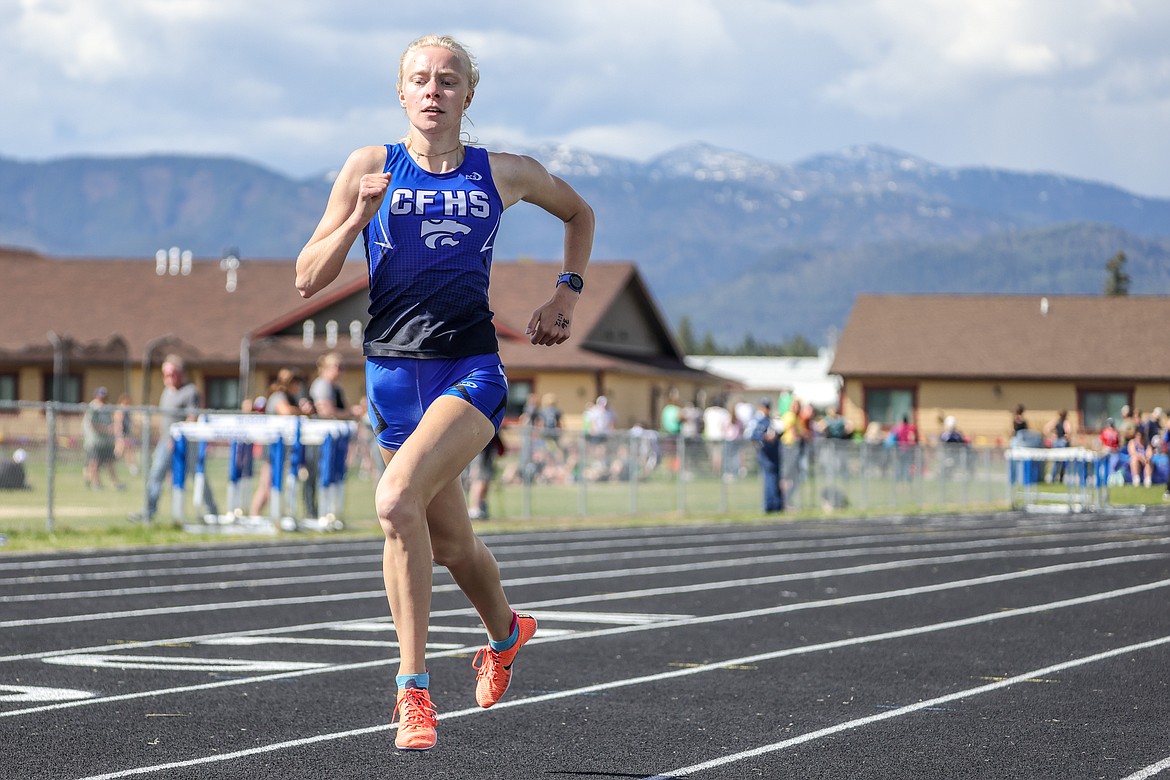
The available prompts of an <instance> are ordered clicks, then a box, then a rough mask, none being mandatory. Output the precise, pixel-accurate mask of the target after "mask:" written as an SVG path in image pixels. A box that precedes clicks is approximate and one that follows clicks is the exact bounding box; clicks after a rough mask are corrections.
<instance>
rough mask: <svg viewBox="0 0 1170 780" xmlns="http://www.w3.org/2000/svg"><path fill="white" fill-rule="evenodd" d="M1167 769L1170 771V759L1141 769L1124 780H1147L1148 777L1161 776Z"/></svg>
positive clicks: (1123, 779)
mask: <svg viewBox="0 0 1170 780" xmlns="http://www.w3.org/2000/svg"><path fill="white" fill-rule="evenodd" d="M1167 769H1170V758H1164V759H1162V760H1161V761H1159V762H1158V763H1156V764H1151V765H1150V766H1148V767H1146V768H1145V769H1140V770H1138V771H1137V772H1134V773H1133V774H1132V775H1130V776H1129V777H1123V778H1122V780H1146V778H1148V777H1153V776H1154V775H1157V774H1160V773H1162V772H1164V771H1166V770H1167Z"/></svg>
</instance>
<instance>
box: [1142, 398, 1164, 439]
mask: <svg viewBox="0 0 1170 780" xmlns="http://www.w3.org/2000/svg"><path fill="white" fill-rule="evenodd" d="M1138 427H1139V428H1141V431H1142V433H1143V434H1144V435H1145V437H1146V442H1147V443H1149V444H1151V445H1152V444H1153V443H1154V440H1155V439H1157V438H1158V437H1160V436H1161V435H1162V407H1160V406H1155V407H1154V411H1152V412H1150V413H1149V414H1148V415H1145V416H1143V417H1142V419H1141V422H1139V423H1138Z"/></svg>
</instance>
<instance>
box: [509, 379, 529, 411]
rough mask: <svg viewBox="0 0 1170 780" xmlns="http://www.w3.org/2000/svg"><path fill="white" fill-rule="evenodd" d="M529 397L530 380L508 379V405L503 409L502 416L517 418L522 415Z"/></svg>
mask: <svg viewBox="0 0 1170 780" xmlns="http://www.w3.org/2000/svg"><path fill="white" fill-rule="evenodd" d="M531 395H532V380H530V379H512V378H511V377H508V405H507V406H506V407H505V408H504V416H505V417H519V416H520V415H521V414H523V413H524V407H525V406H526V405H527V404H528V397H529V396H531Z"/></svg>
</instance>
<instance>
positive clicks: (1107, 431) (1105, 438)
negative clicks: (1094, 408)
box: [1100, 417, 1121, 455]
mask: <svg viewBox="0 0 1170 780" xmlns="http://www.w3.org/2000/svg"><path fill="white" fill-rule="evenodd" d="M1100 442H1101V452H1103V453H1104V454H1106V455H1112V454H1113V453H1115V452H1119V451H1120V450H1121V434H1119V433H1118V432H1117V428H1115V427H1113V418H1112V417H1110V418H1108V419H1106V420H1105V427H1104V428H1102V429H1101V436H1100Z"/></svg>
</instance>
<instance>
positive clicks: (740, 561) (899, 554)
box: [0, 513, 1170, 780]
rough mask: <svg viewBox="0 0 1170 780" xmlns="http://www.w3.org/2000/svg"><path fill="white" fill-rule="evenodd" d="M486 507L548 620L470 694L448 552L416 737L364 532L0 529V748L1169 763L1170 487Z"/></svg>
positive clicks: (116, 759)
mask: <svg viewBox="0 0 1170 780" xmlns="http://www.w3.org/2000/svg"><path fill="white" fill-rule="evenodd" d="M485 538H486V539H487V541H488V544H489V546H490V547H491V548H492V549H493V551H494V552H495V554H496V556H497V558H498V559H499V561H500V567H501V571H502V574H503V577H504V580H505V584H506V587H507V591H508V594H509V597H510V599H511V600H512V602H513V605H514V606H515V607H517V608H521V609H525V610H527V611H530V612H532V613H533V614H534V615H536V616H537V618H538V619H539V620H540V631H539V632H538V633H537V635H536V638H535V639H534V640H533V641H532V642H531V643H530V644H529V645H527V646H526V647H525V649H524V650H523V651H522V652H521V654H520V656H519V658H518V660H517V662H516V666H515V677H514V679H513V684H512V689H511V690H510V691H509V692H508V694H507V696H506V697H505V698H504V700H503V701H502V702H501V703H500V704H499V705H497V706H496V707H494V708H492V709H490V710H481V709H479V708H477V707H476V705H475V701H474V696H473V688H474V682H475V673H474V671H473V670H472V669H471V658H472V655H473V654H474V652H475V650H476V648H477V647H478V646H479V645H480V644H481V643H482V642H483V641H484V637H483V634H482V628H481V627H480V626H479V623H478V620H477V618H476V616H475V615H474V613H472V612H471V610H470V609H469V608H468V605H467V602H466V600H465V599H464V598H463V596H462V594H461V593H459V591H458V590H457V588H455V587H454V585H453V584H452V583H451V580H450V578H449V577H448V575H447V574H446V572H444V571H441V570H437V571H436V572H435V597H434V608H433V618H432V631H431V635H430V640H431V642H432V643H433V644H434V647H433V649H432V650H431V654H430V657H429V666H430V671H431V679H432V683H431V684H432V695H433V699H434V701H435V703H436V706H437V707H438V709H439V712H440V714H441V718H442V719H441V721H440V723H439V744H438V746H437V747H436V748H435V749H434V750H431V751H429V752H427V753H410V754H408V753H399V752H398V751H396V750H395V749H394V747H393V739H394V732H393V727H392V725H391V723H390V710H391V701H392V697H393V687H394V686H393V675H394V672H395V657H396V655H395V654H396V649H395V647H394V646H393V645H392V642H393V639H394V634H393V630H392V626H391V624H390V622H389V616H388V610H387V608H386V602H385V597H384V594H383V591H382V585H381V575H380V571H381V555H380V550H381V543H380V540H378V539H371V540H368V541H363V540H357V541H355V540H352V539H350V540H344V541H334V540H329V539H327V538H324V539H323V538H312V539H306V540H303V541H302V540H298V539H292V540H282V541H279V542H273V543H269V544H247V545H243V544H237V545H229V546H217V547H214V548H212V547H201V548H190V549H182V550H174V549H165V550H132V551H119V552H113V553H111V552H101V553H93V554H74V555H55V556H36V557H34V556H12V555H8V556H3V557H0V777H2V778H5V779H6V780H7V779H9V778H11V779H13V780H16V779H19V780H39V779H41V778H51V779H52V780H79V779H80V778H121V777H147V778H167V780H175V779H178V780H187V779H192V780H193V779H195V778H199V780H206V779H207V778H256V779H259V778H345V779H347V780H364V779H365V778H380V779H381V778H497V777H498V778H516V779H518V780H524V779H526V778H533V779H536V778H541V779H548V780H555V779H558V778H561V779H563V778H648V777H696V778H704V779H706V780H713V779H714V778H800V779H801V780H808V779H809V778H851V779H852V778H950V779H954V778H1031V779H1036V778H1060V779H1061V780H1070V779H1075V778H1086V779H1088V778H1107V779H1108V780H1138V779H1139V778H1146V777H1153V776H1155V775H1158V774H1159V773H1163V774H1164V775H1165V776H1170V686H1168V681H1170V610H1168V609H1167V605H1168V602H1170V598H1168V597H1170V520H1168V518H1167V516H1166V515H1165V514H1161V513H1156V514H1155V513H1147V514H1117V515H1111V514H1092V515H1052V516H1042V515H1025V514H1000V515H985V516H938V517H927V518H914V519H905V518H881V519H869V520H864V521H857V520H839V521H832V522H779V523H764V522H761V523H760V524H756V525H717V526H703V527H696V526H686V527H672V528H641V529H610V530H599V531H578V532H557V533H524V534H508V535H491V536H488V537H485Z"/></svg>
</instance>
